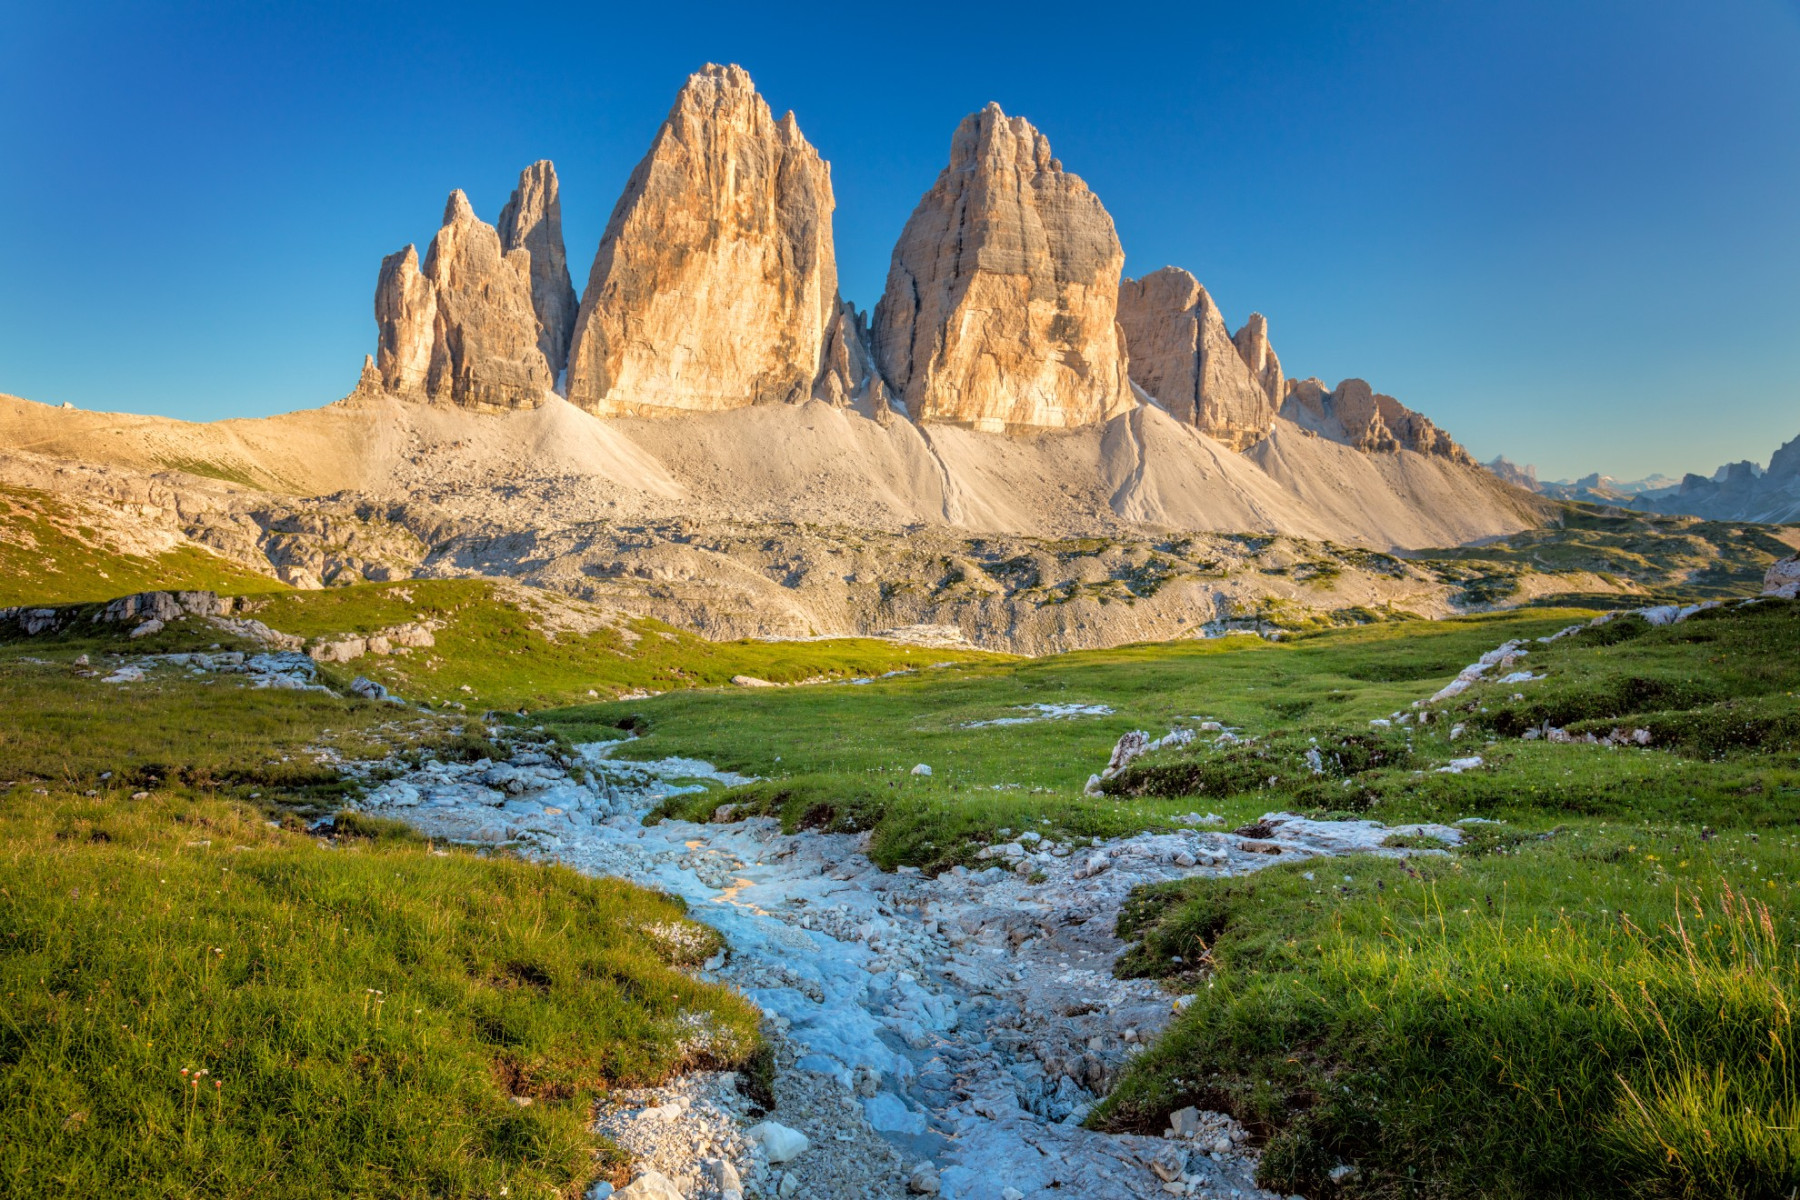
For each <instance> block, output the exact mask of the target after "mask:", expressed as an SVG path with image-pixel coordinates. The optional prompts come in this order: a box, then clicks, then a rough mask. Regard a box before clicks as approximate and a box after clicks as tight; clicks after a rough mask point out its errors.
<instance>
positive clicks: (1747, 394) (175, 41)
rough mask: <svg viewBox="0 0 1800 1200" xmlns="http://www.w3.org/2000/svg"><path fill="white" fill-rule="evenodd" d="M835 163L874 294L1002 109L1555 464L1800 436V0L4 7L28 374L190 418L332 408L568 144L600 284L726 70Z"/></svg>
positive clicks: (848, 227) (1282, 303) (1403, 392)
mask: <svg viewBox="0 0 1800 1200" xmlns="http://www.w3.org/2000/svg"><path fill="white" fill-rule="evenodd" d="M709 60H713V61H733V62H738V63H742V64H743V65H744V66H745V67H747V68H748V69H749V71H750V73H751V75H752V76H753V77H754V78H755V79H756V81H757V84H758V85H759V87H760V88H761V89H762V91H763V93H764V95H766V96H767V97H768V99H769V101H770V103H771V104H772V105H773V106H774V108H775V109H776V111H777V112H780V111H782V110H785V109H790V108H791V109H793V110H794V112H795V113H796V114H797V116H798V118H799V121H800V127H801V129H802V130H803V131H804V132H805V133H806V135H807V136H808V137H809V138H810V139H811V140H812V141H813V142H814V144H816V145H817V146H818V147H819V149H820V152H821V153H822V154H823V155H824V156H825V157H826V158H827V159H828V160H829V161H830V162H831V164H832V178H833V183H834V185H835V188H836V192H837V201H838V210H837V217H836V236H837V246H838V262H839V270H840V275H841V279H842V286H843V291H844V293H845V295H846V296H847V297H848V298H849V299H852V300H854V301H855V302H856V303H858V304H859V305H864V306H867V305H872V304H873V303H874V301H875V300H876V299H877V298H878V297H879V295H880V290H881V286H882V282H883V280H884V278H885V276H886V272H887V262H888V255H889V252H890V251H891V249H892V247H893V242H894V239H895V237H896V236H897V235H898V233H899V231H900V228H901V226H902V224H903V223H904V222H905V220H906V217H907V214H908V213H909V212H910V211H911V209H912V206H913V205H914V204H915V203H916V202H917V200H918V197H919V195H920V193H921V192H923V191H924V190H925V189H926V188H927V187H929V186H930V184H931V182H932V180H933V178H934V177H935V176H936V174H937V172H938V170H939V169H940V168H941V167H942V165H943V163H944V161H945V158H946V157H947V154H948V147H949V140H950V134H951V131H952V130H953V129H954V127H955V125H956V122H957V120H958V119H959V118H961V117H962V116H963V114H965V113H967V112H969V111H972V110H974V109H976V108H978V107H979V106H980V105H982V104H983V103H985V102H986V101H988V100H998V101H999V102H1000V103H1001V105H1002V106H1003V107H1004V108H1005V109H1006V110H1007V111H1008V112H1009V113H1018V114H1022V115H1024V116H1027V117H1029V118H1030V119H1031V120H1033V121H1034V122H1036V123H1037V125H1038V126H1039V127H1040V128H1041V129H1042V130H1043V131H1044V132H1045V133H1046V134H1047V135H1048V137H1049V138H1050V141H1051V144H1052V146H1053V147H1054V149H1055V152H1056V153H1057V155H1058V156H1059V157H1060V158H1061V159H1062V160H1063V162H1064V164H1065V165H1066V166H1067V167H1068V169H1070V170H1072V171H1074V172H1076V173H1078V174H1080V175H1082V176H1083V177H1084V178H1085V179H1086V180H1087V181H1088V183H1089V184H1090V185H1091V186H1092V187H1093V188H1094V190H1095V191H1096V192H1097V193H1098V194H1099V195H1100V197H1101V199H1102V200H1103V201H1104V202H1105V204H1106V205H1107V207H1108V209H1109V210H1110V211H1111V212H1112V215H1113V218H1114V220H1115V221H1116V222H1117V224H1118V228H1119V234H1120V237H1121V239H1122V241H1123V242H1124V245H1125V250H1126V253H1127V255H1128V261H1127V264H1126V271H1127V273H1129V274H1139V273H1142V272H1144V271H1147V270H1153V269H1155V268H1157V267H1160V266H1162V265H1164V264H1166V263H1174V264H1177V265H1179V266H1184V267H1186V268H1188V269H1189V270H1191V271H1193V272H1194V273H1195V274H1196V275H1198V276H1199V277H1200V279H1201V281H1202V282H1204V283H1205V284H1206V285H1207V287H1208V289H1209V290H1210V291H1211V292H1212V293H1213V295H1214V297H1215V298H1216V299H1217V301H1218V302H1219V304H1220V306H1221V307H1222V308H1223V309H1224V310H1225V314H1226V317H1227V319H1228V320H1230V321H1231V322H1232V323H1233V324H1234V325H1235V324H1236V323H1237V322H1239V321H1241V320H1242V319H1243V317H1244V316H1245V314H1247V313H1248V312H1250V311H1251V310H1252V309H1255V310H1259V311H1261V312H1263V313H1264V314H1266V315H1267V316H1268V318H1269V322H1270V331H1271V335H1272V338H1273V341H1274V344H1275V347H1276V350H1277V352H1278V353H1279V354H1280V355H1281V357H1282V361H1283V363H1284V365H1285V366H1286V367H1287V369H1288V371H1289V373H1290V374H1297V375H1318V376H1321V377H1323V378H1324V379H1326V380H1327V381H1328V382H1331V383H1335V382H1336V381H1337V380H1339V379H1340V378H1343V377H1345V376H1350V375H1359V376H1362V377H1363V378H1366V379H1368V380H1369V381H1370V382H1371V383H1372V384H1374V385H1375V387H1376V388H1377V389H1378V390H1382V391H1387V392H1391V393H1392V394H1394V395H1396V396H1398V397H1399V398H1400V399H1401V400H1402V401H1404V402H1405V403H1407V404H1410V405H1412V406H1413V407H1415V408H1418V409H1421V410H1423V411H1424V412H1426V413H1427V414H1428V415H1430V416H1431V417H1433V418H1434V419H1436V420H1437V421H1438V422H1439V423H1440V424H1442V425H1444V426H1445V427H1446V428H1448V429H1449V430H1450V431H1451V433H1452V434H1453V435H1454V436H1456V437H1458V438H1459V439H1461V440H1462V441H1463V442H1464V443H1465V444H1467V445H1468V446H1469V447H1470V448H1471V449H1472V450H1473V451H1474V452H1475V453H1476V454H1477V455H1479V456H1481V457H1483V458H1486V457H1489V456H1491V455H1494V454H1497V453H1505V454H1507V455H1508V456H1509V457H1512V458H1514V459H1515V460H1518V461H1520V462H1527V461H1529V462H1535V463H1537V464H1538V465H1539V467H1540V468H1541V470H1542V471H1543V473H1544V475H1545V477H1546V478H1554V477H1558V476H1567V475H1575V474H1581V473H1585V472H1587V471H1591V470H1600V471H1604V472H1607V473H1610V474H1614V475H1618V476H1620V477H1635V476H1639V475H1643V474H1647V473H1649V472H1652V471H1663V472H1668V473H1671V474H1677V473H1679V472H1681V471H1685V470H1701V471H1711V470H1712V469H1713V468H1714V467H1715V466H1717V465H1718V464H1719V463H1721V462H1723V461H1726V460H1728V459H1738V458H1754V459H1757V460H1759V461H1766V460H1767V458H1768V456H1769V453H1770V452H1771V451H1772V450H1773V449H1774V448H1775V447H1776V446H1777V445H1779V444H1780V443H1781V442H1783V441H1786V440H1787V439H1789V438H1791V437H1793V436H1795V435H1796V434H1800V6H1797V3H1796V0H1455V2H1443V3H1423V2H1420V3H1380V2H1361V3H1358V2H1343V3H1339V2H1335V0H1295V2H1286V0H1269V2H1264V3H1258V4H1246V3H1243V0H1234V2H1233V3H1230V4H1215V3H1206V2H1200V0H1188V2H1186V3H1180V4H1170V5H1167V6H1151V5H1129V4H1121V5H1097V4H1091V3H1090V4H1082V5H1067V6H1063V5H1056V4H1032V5H1020V4H1001V5H994V4H970V3H966V2H965V3H956V4H944V5H936V4H911V5H907V4H881V5H857V4H845V3H842V2H841V0H840V2H836V3H830V4H818V5H799V4H789V5H772V4H767V3H763V4H753V3H744V2H741V0H740V2H738V3H733V4H725V5H713V4H710V3H705V2H701V0H684V2H683V3H681V4H660V5H659V4H643V3H638V4H632V5H610V4H605V3H595V2H593V0H590V2H588V3H584V4H579V5H570V6H567V7H566V8H560V7H559V6H557V5H555V4H551V3H537V4H530V5H524V6H520V7H513V6H510V5H504V4H501V5H496V4H493V3H484V4H479V5H473V4H469V5H465V4H459V3H455V2H453V0H439V2H437V3H433V4H430V5H417V6H399V5H390V4H382V3H375V2H370V0H363V2H359V3H351V4H336V3H323V2H320V3H304V4H301V3H291V4H286V5H274V4H268V5H261V4H259V5H247V4H234V3H215V4H183V3H174V2H165V3H155V4H142V3H140V4H102V3H92V4H83V3H78V2H71V3H67V4H56V5H52V4H27V3H23V2H18V3H13V4H10V5H6V6H4V8H3V9H0V164H3V168H4V169H3V171H0V179H3V180H5V181H6V184H5V186H4V187H0V285H3V286H0V391H6V392H12V393H15V394H19V395H23V396H28V397H30V398H32V399H36V400H43V401H47V402H52V403H55V402H61V401H65V400H66V401H71V402H73V403H75V404H77V405H79V406H81V407H84V408H97V409H109V410H122V411H134V412H156V413H164V414H168V415H172V416H179V417H185V418H191V419H196V420H211V419H215V418H219V417H227V416H256V415H262V414H267V413H272V412H279V411H283V410H287V409H294V408H305V407H312V406H315V405H318V404H322V403H325V402H328V401H330V400H332V399H335V398H336V397H338V396H341V395H343V394H344V393H345V392H347V391H348V390H349V389H350V388H351V386H352V385H353V384H354V383H355V380H356V375H357V371H358V368H359V366H360V364H361V362H362V356H363V354H364V353H365V352H367V351H370V350H373V349H374V344H375V326H374V318H373V315H372V311H371V298H372V295H373V291H374V285H375V275H376V270H377V267H378V265H379V263H380V260H381V256H382V255H384V254H386V253H388V252H390V251H393V250H395V249H398V248H399V247H401V246H402V245H404V244H406V243H407V242H417V243H420V244H421V245H422V244H423V243H424V242H426V241H428V240H429V239H430V237H431V234H432V233H433V231H434V229H435V227H436V225H437V221H438V218H439V216H440V214H441V213H442V210H443V203H444V197H445V195H446V194H447V193H448V192H449V190H450V189H451V188H453V187H461V188H463V189H465V190H466V191H467V192H468V193H469V195H470V197H471V199H472V200H473V201H474V204H475V207H476V210H477V211H478V212H479V213H480V214H481V215H482V217H484V218H485V219H487V220H490V221H491V220H493V219H494V218H495V217H496V216H497V215H498V212H499V209H500V206H501V204H502V203H503V202H504V201H505V199H506V196H507V194H508V192H509V191H510V189H511V187H512V185H513V183H514V181H515V180H516V178H517V174H518V171H519V168H520V167H522V166H524V165H525V164H526V163H528V162H530V161H531V160H533V159H537V158H551V159H554V160H555V162H556V165H557V170H558V173H559V174H560V175H561V178H562V186H563V213H564V221H565V226H566V232H567V237H568V242H569V258H570V263H571V268H572V270H573V273H574V275H575V279H576V286H577V287H580V286H581V285H582V284H583V283H584V282H585V280H586V275H587V266H588V263H589V262H590V261H591V259H592V256H593V252H594V248H595V245H596V244H597V243H598V241H599V237H600V233H601V230H602V229H603V227H604V225H605V222H606V218H607V216H608V214H609V213H610V211H611V209H612V205H613V203H614V201H615V200H616V199H617V197H618V194H619V191H620V190H621V188H622V187H623V185H624V182H625V179H626V177H627V175H629V173H630V171H631V168H632V166H633V164H634V163H635V162H636V161H637V159H638V158H639V157H641V156H642V154H643V152H644V150H645V149H646V148H647V146H648V144H649V141H650V138H651V136H652V135H653V134H654V132H655V130H656V127H657V125H658V123H659V122H660V121H661V119H662V117H663V115H664V114H665V113H666V112H667V110H668V106H669V104H670V101H671V100H672V99H673V97H674V94H675V91H676V89H677V88H678V87H679V86H680V85H681V82H682V80H683V79H684V78H685V77H686V75H687V74H688V72H690V71H692V70H693V69H695V68H696V67H698V66H699V65H700V64H701V63H703V62H706V61H709Z"/></svg>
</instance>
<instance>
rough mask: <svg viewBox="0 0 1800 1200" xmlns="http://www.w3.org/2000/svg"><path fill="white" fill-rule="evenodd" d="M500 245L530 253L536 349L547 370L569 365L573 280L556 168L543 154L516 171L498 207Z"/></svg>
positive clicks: (557, 371) (557, 372) (560, 369)
mask: <svg viewBox="0 0 1800 1200" xmlns="http://www.w3.org/2000/svg"><path fill="white" fill-rule="evenodd" d="M498 229H499V232H500V248H501V249H502V250H504V251H505V252H506V253H508V254H511V253H512V252H513V251H514V250H521V249H522V250H525V251H527V252H528V253H529V254H530V255H531V307H532V310H533V311H534V312H536V314H537V321H538V349H539V350H542V351H543V352H544V358H545V360H546V361H547V362H548V363H549V364H550V373H551V374H552V375H561V374H562V372H563V368H565V367H566V366H568V364H569V340H570V339H571V338H572V337H574V335H575V312H576V303H575V285H574V284H573V283H571V282H570V280H569V258H568V254H567V253H566V252H565V251H564V249H563V234H562V199H561V197H560V196H559V195H558V189H557V184H556V168H555V167H554V166H552V165H551V163H550V160H549V159H542V160H540V161H538V162H534V163H532V164H531V165H530V166H529V167H526V168H525V169H524V170H523V171H521V172H519V186H518V187H517V188H516V189H514V191H513V194H512V199H510V200H508V201H507V202H506V207H505V208H503V209H501V210H500V223H499V225H498Z"/></svg>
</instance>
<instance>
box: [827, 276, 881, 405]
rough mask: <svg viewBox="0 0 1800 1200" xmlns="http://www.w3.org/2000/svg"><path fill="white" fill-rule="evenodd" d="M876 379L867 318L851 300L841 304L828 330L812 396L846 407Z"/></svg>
mask: <svg viewBox="0 0 1800 1200" xmlns="http://www.w3.org/2000/svg"><path fill="white" fill-rule="evenodd" d="M873 376H874V367H873V364H872V362H871V359H870V354H869V322H868V316H867V314H865V313H860V312H858V311H856V306H855V305H854V304H851V303H850V302H849V301H848V300H845V301H842V302H840V303H839V305H838V310H837V312H836V313H835V314H834V315H833V316H832V319H831V324H830V325H829V326H828V327H827V328H826V331H825V351H824V354H823V356H822V359H821V362H820V365H819V378H818V381H817V382H816V383H814V385H813V396H814V398H815V399H818V400H823V401H824V402H825V403H827V404H832V405H836V406H837V407H839V408H844V407H847V406H848V405H850V404H851V403H852V402H853V401H854V400H855V399H856V398H857V397H858V396H859V395H861V394H863V391H864V389H865V388H867V387H868V386H869V383H870V380H871V379H872V378H873Z"/></svg>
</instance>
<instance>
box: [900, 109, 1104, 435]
mask: <svg viewBox="0 0 1800 1200" xmlns="http://www.w3.org/2000/svg"><path fill="white" fill-rule="evenodd" d="M1124 264H1125V252H1124V250H1123V249H1121V247H1120V245H1119V238H1118V234H1117V233H1115V232H1114V230H1113V223H1112V218H1111V217H1109V216H1108V215H1107V213H1106V209H1105V208H1104V207H1102V206H1101V204H1100V200H1099V198H1098V197H1097V196H1095V195H1094V194H1093V193H1092V192H1091V191H1089V190H1088V187H1087V185H1086V184H1085V183H1083V182H1082V181H1081V179H1080V178H1079V177H1077V176H1075V175H1072V174H1070V173H1068V172H1067V171H1065V170H1063V165H1062V163H1061V162H1060V161H1058V160H1057V159H1056V158H1054V157H1053V156H1052V155H1051V153H1050V142H1049V140H1048V139H1047V138H1045V137H1044V135H1043V134H1041V133H1039V132H1038V131H1037V129H1036V128H1034V127H1033V126H1032V124H1031V123H1030V122H1029V121H1027V120H1025V119H1024V118H1023V117H1008V116H1007V115H1006V114H1005V113H1004V112H1002V111H1001V110H1000V106H999V105H998V104H989V105H988V106H987V107H986V108H984V109H982V110H981V111H980V112H978V113H972V114H970V115H969V116H967V117H965V118H963V121H962V124H960V125H959V126H957V129H956V134H955V136H954V137H953V138H952V139H951V141H950V163H949V165H948V166H947V167H945V168H944V170H943V172H942V173H941V174H939V176H938V178H937V182H936V183H935V184H933V185H932V187H931V190H930V191H928V192H926V193H925V195H924V197H923V198H921V199H920V201H919V204H918V207H917V208H915V209H914V210H913V214H912V216H911V218H909V219H908V220H907V222H906V227H905V229H903V230H902V231H901V234H900V241H899V244H898V245H896V246H895V247H894V256H893V261H892V263H891V265H890V266H889V268H888V278H887V289H886V291H885V292H884V293H883V294H882V297H881V302H880V303H879V304H877V305H876V306H875V321H874V328H873V334H874V351H875V362H876V365H877V366H878V367H879V369H880V371H881V374H882V376H883V378H884V379H885V381H886V384H887V387H888V388H889V389H891V391H892V393H893V395H894V396H895V397H897V398H898V399H899V400H901V401H902V402H903V403H904V404H905V406H906V410H907V412H908V413H909V414H911V416H912V417H913V418H914V419H915V420H919V421H943V422H954V423H957V424H961V425H967V426H969V427H971V428H974V429H978V430H982V431H987V432H995V433H998V432H1004V431H1005V430H1007V429H1019V428H1038V429H1069V428H1076V427H1080V426H1085V425H1096V424H1099V423H1100V422H1102V421H1105V420H1106V419H1108V418H1109V417H1113V416H1116V415H1118V414H1119V413H1122V412H1124V411H1125V410H1127V409H1129V408H1130V407H1131V406H1132V404H1133V403H1134V401H1133V399H1132V395H1131V388H1130V384H1129V381H1128V379H1127V375H1126V365H1125V348H1124V344H1123V338H1122V337H1121V335H1120V333H1119V330H1118V326H1117V322H1116V317H1117V311H1118V300H1119V276H1120V273H1121V271H1122V269H1123V267H1124Z"/></svg>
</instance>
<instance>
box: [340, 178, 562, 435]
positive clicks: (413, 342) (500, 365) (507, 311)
mask: <svg viewBox="0 0 1800 1200" xmlns="http://www.w3.org/2000/svg"><path fill="white" fill-rule="evenodd" d="M375 322H376V325H377V326H378V328H379V348H378V349H379V352H378V355H377V359H376V370H377V371H378V372H379V373H380V375H381V380H382V384H383V385H384V386H385V387H386V388H387V390H388V391H390V392H393V393H395V394H397V395H401V396H407V397H411V398H414V399H424V400H431V401H436V402H440V403H449V404H459V405H462V406H463V407H465V408H477V409H506V408H534V407H536V406H537V405H538V404H540V403H542V402H543V399H544V395H545V393H547V392H548V391H550V389H551V388H552V386H553V385H554V383H555V377H554V376H553V375H552V373H551V371H550V365H549V363H548V361H547V360H546V359H545V358H544V354H543V352H542V351H541V350H539V349H538V319H537V314H536V312H535V311H534V310H533V308H532V303H531V256H530V254H529V253H527V252H526V251H525V250H523V249H519V250H514V251H512V252H511V253H510V254H508V253H503V252H502V251H501V248H500V235H499V234H498V233H497V232H496V231H495V229H494V227H493V226H492V225H489V224H487V223H486V222H484V221H482V220H480V219H479V218H477V217H476V216H475V212H474V210H473V209H471V208H470V207H469V199H468V197H467V196H465V195H463V194H462V192H461V191H460V190H459V191H454V192H451V193H450V200H449V202H448V203H447V204H446V205H445V208H444V225H443V228H441V229H439V230H438V232H437V236H436V237H434V238H433V239H432V240H431V248H430V249H429V250H428V251H427V252H426V255H425V265H424V267H423V269H421V268H420V266H419V258H418V254H417V252H416V251H415V250H414V249H413V247H411V246H408V247H407V248H406V249H405V250H402V251H401V252H400V253H398V254H390V255H388V257H387V258H385V259H383V260H382V263H381V276H380V279H379V281H378V282H377V283H376V286H375Z"/></svg>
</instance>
